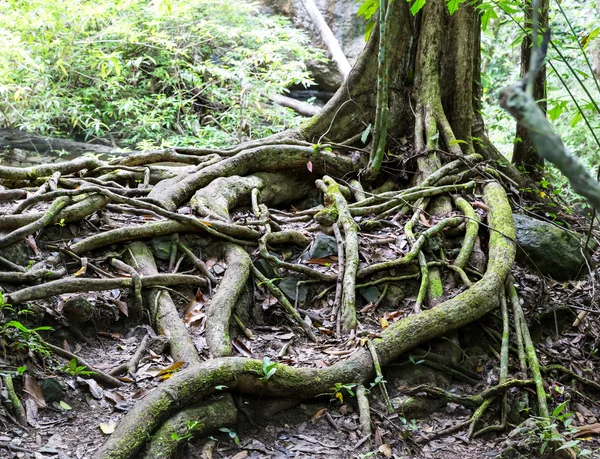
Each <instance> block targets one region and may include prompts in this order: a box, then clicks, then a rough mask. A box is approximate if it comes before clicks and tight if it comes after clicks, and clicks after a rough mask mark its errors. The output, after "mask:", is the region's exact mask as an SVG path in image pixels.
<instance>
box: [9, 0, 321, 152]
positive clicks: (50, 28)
mask: <svg viewBox="0 0 600 459" xmlns="http://www.w3.org/2000/svg"><path fill="white" fill-rule="evenodd" d="M1 4H2V15H0V40H1V41H2V42H3V43H4V46H3V47H2V49H1V50H0V113H1V114H2V115H3V117H2V118H0V119H2V121H3V124H4V127H18V128H24V129H28V130H32V131H37V132H41V133H43V134H53V135H57V134H62V135H67V136H70V137H80V138H85V139H91V138H93V137H98V136H99V137H106V138H109V137H112V138H115V139H117V140H119V141H120V142H121V143H123V144H127V145H129V146H131V147H134V146H135V145H136V143H138V142H142V141H144V142H146V145H147V146H148V145H153V144H154V145H157V144H167V145H169V144H175V143H177V144H179V145H182V144H193V145H209V144H210V145H223V144H231V142H232V141H233V140H237V139H238V138H239V137H242V136H244V137H258V136H264V135H267V134H270V133H272V132H274V131H278V130H282V129H284V128H287V127H289V126H292V125H295V123H297V121H296V117H295V116H294V115H293V114H292V112H291V111H289V110H288V109H283V108H281V107H278V106H273V105H272V104H270V103H269V102H268V100H269V99H268V97H269V96H270V95H272V94H276V93H281V92H282V91H284V90H285V88H286V87H287V86H289V85H292V84H304V85H307V84H309V83H310V82H311V80H310V79H309V74H308V71H307V69H306V67H305V65H304V61H305V60H307V59H309V58H310V59H322V55H321V54H320V53H319V52H318V51H316V50H314V49H312V48H310V47H309V46H308V41H307V38H306V36H305V35H304V34H302V33H301V32H299V31H296V30H294V29H292V28H291V26H290V25H289V23H287V22H286V21H284V20H283V19H280V18H276V17H268V16H265V15H261V14H258V11H257V7H256V6H255V5H252V4H248V3H245V2H223V1H217V0H190V1H187V2H172V1H171V0H153V1H151V2H146V1H141V0H131V1H127V2H124V1H120V0H99V1H97V2H87V1H83V0H74V1H71V2H53V1H49V0H4V1H2V3H1Z"/></svg>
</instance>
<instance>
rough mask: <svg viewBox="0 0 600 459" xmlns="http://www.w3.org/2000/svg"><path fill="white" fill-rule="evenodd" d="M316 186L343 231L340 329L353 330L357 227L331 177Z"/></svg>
mask: <svg viewBox="0 0 600 459" xmlns="http://www.w3.org/2000/svg"><path fill="white" fill-rule="evenodd" d="M317 186H318V187H319V189H321V190H322V191H323V192H324V193H326V194H327V196H328V197H329V199H330V200H331V201H332V202H333V204H334V206H335V208H336V209H337V211H338V223H340V224H341V225H342V228H343V229H344V242H345V244H344V245H345V255H346V264H345V266H344V279H343V290H342V292H343V293H342V329H343V330H344V331H350V330H354V329H355V328H356V326H357V320H356V273H357V271H358V225H357V224H356V222H355V221H354V219H353V218H352V215H351V214H350V211H349V210H348V203H347V202H346V199H345V198H344V196H343V195H342V192H341V191H340V187H339V186H338V184H337V183H336V181H335V180H333V179H332V178H331V177H328V176H325V177H323V180H317Z"/></svg>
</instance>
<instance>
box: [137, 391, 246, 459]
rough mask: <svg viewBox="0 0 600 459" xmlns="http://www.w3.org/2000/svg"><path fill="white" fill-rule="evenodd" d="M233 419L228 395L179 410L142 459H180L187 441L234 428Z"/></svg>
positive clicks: (234, 415)
mask: <svg viewBox="0 0 600 459" xmlns="http://www.w3.org/2000/svg"><path fill="white" fill-rule="evenodd" d="M236 419H237V410H236V408H235V404H234V403H233V398H232V397H231V395H230V394H228V393H226V394H223V395H221V396H219V397H218V398H217V399H215V400H207V401H204V402H201V403H200V404H199V405H197V406H194V407H191V408H187V409H185V410H182V411H180V412H179V413H177V414H176V415H174V416H172V417H171V418H169V419H168V420H167V421H166V422H165V423H164V424H163V425H162V426H161V427H160V429H158V430H157V431H156V433H155V434H154V435H153V436H152V440H151V441H150V444H149V445H148V449H147V451H146V454H144V459H158V458H162V459H166V458H171V459H175V458H178V457H183V453H184V452H185V447H186V445H187V444H188V442H189V440H190V438H202V437H206V436H208V435H212V434H213V433H215V432H216V431H217V430H218V429H219V428H220V427H227V426H231V425H234V424H235V422H236Z"/></svg>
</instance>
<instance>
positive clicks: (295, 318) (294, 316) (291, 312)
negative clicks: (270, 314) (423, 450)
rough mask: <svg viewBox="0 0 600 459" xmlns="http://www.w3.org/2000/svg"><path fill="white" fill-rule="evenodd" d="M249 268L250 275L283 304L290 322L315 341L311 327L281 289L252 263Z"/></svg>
mask: <svg viewBox="0 0 600 459" xmlns="http://www.w3.org/2000/svg"><path fill="white" fill-rule="evenodd" d="M251 269H252V275H253V276H254V277H256V278H257V279H258V280H259V282H260V283H261V284H264V285H265V287H267V289H269V291H270V292H271V294H272V295H273V296H274V297H275V298H277V301H279V303H281V305H282V306H283V309H284V310H285V312H286V313H287V314H288V316H289V317H290V318H291V320H292V323H294V324H295V325H298V326H299V327H300V328H301V329H302V330H303V331H304V333H305V334H306V336H308V338H309V339H310V340H311V341H313V342H316V341H317V337H316V336H315V334H314V333H313V331H312V329H311V328H310V325H308V324H307V323H306V322H304V321H303V320H302V317H300V315H299V314H298V311H296V309H294V306H292V304H291V303H290V302H289V301H288V299H287V298H286V297H285V295H284V294H283V292H282V291H281V290H279V289H278V288H277V286H276V285H275V284H273V282H272V281H271V280H270V279H267V278H266V277H265V275H264V274H263V273H261V272H260V271H259V270H258V269H257V268H256V267H254V265H252V266H251Z"/></svg>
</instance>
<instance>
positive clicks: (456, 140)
mask: <svg viewBox="0 0 600 459" xmlns="http://www.w3.org/2000/svg"><path fill="white" fill-rule="evenodd" d="M460 143H464V144H465V145H466V144H467V142H466V141H464V140H460V139H454V140H451V141H450V142H448V146H449V147H451V146H452V145H458V144H460Z"/></svg>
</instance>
